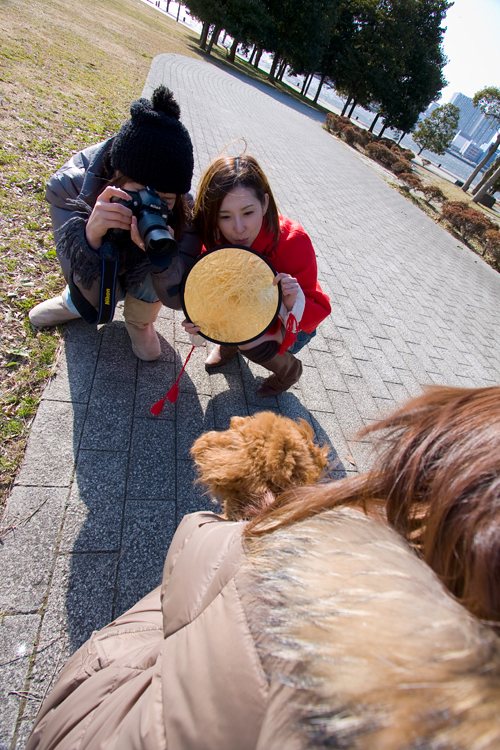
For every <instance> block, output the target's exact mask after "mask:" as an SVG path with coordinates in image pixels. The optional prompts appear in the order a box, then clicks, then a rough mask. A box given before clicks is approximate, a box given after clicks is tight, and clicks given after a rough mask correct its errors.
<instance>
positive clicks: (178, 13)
mask: <svg viewBox="0 0 500 750" xmlns="http://www.w3.org/2000/svg"><path fill="white" fill-rule="evenodd" d="M181 8H182V5H181V2H180V0H179V3H178V5H177V18H176V19H175V22H176V23H179V16H180V14H181Z"/></svg>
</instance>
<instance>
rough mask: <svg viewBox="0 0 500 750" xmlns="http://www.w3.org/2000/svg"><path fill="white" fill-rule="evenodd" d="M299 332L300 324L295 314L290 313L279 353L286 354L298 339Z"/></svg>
mask: <svg viewBox="0 0 500 750" xmlns="http://www.w3.org/2000/svg"><path fill="white" fill-rule="evenodd" d="M298 332H299V324H298V323H297V319H296V317H295V315H292V313H289V315H288V320H287V321H286V329H285V338H284V339H283V341H282V342H281V346H280V348H279V352H278V354H284V353H285V352H286V350H287V349H289V348H290V347H291V346H292V345H293V344H295V342H296V341H297V333H298Z"/></svg>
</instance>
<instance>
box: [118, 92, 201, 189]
mask: <svg viewBox="0 0 500 750" xmlns="http://www.w3.org/2000/svg"><path fill="white" fill-rule="evenodd" d="M130 114H131V115H132V117H131V118H130V120H127V122H125V123H124V124H123V125H122V127H121V128H120V130H119V131H118V134H117V135H116V136H115V139H114V141H113V146H112V148H111V165H112V167H113V168H114V169H118V170H119V171H120V172H121V173H122V174H123V175H126V176H127V177H130V179H132V180H134V182H139V183H141V184H142V185H147V186H149V187H152V188H154V189H155V190H159V191H160V192H162V193H177V194H178V195H179V194H183V193H188V192H189V190H190V188H191V178H192V176H193V166H194V160H193V145H192V143H191V138H190V137H189V133H188V131H187V129H186V128H185V127H184V125H183V124H182V123H181V122H180V119H179V118H180V115H181V110H180V107H179V105H178V104H177V102H176V101H175V99H174V95H173V93H172V92H171V91H170V90H169V89H167V88H166V86H158V88H157V89H155V91H154V92H153V96H152V97H151V101H149V100H148V99H138V100H137V101H135V102H132V104H131V105H130Z"/></svg>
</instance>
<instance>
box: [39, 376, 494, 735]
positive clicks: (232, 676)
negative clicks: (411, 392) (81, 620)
mask: <svg viewBox="0 0 500 750" xmlns="http://www.w3.org/2000/svg"><path fill="white" fill-rule="evenodd" d="M499 412H500V388H498V387H496V388H487V389H477V390H470V391H469V390H463V389H447V388H436V389H434V390H431V391H429V392H428V393H426V394H424V395H423V396H422V397H420V398H418V399H416V400H414V401H412V402H410V403H409V404H407V405H406V406H405V407H403V408H402V409H400V410H399V411H398V412H396V414H395V415H393V416H391V417H388V418H387V419H385V420H382V421H381V422H379V423H377V424H375V425H373V426H371V427H370V428H369V430H370V431H371V432H375V431H377V430H382V431H383V433H382V437H381V438H380V441H379V442H382V443H383V444H384V445H385V446H386V449H385V450H383V451H382V456H381V459H380V462H379V463H378V464H377V467H376V469H374V470H373V471H371V472H369V473H368V474H367V475H366V476H364V477H362V476H361V477H352V478H347V479H344V480H340V481H336V482H332V483H329V484H314V485H311V486H304V485H305V484H306V481H304V479H299V481H295V485H294V486H291V485H290V481H289V479H290V478H291V477H293V476H296V477H301V476H302V477H303V478H304V477H306V476H308V477H309V479H308V480H307V481H311V480H312V481H315V479H317V478H318V477H319V474H320V472H319V473H318V472H316V474H315V475H314V474H309V473H307V472H306V473H304V472H303V471H302V470H301V471H302V473H301V471H299V472H298V473H296V474H294V471H295V470H296V469H301V467H302V468H304V467H306V466H309V465H311V459H312V464H315V463H316V464H317V468H321V463H322V461H321V456H322V453H323V451H322V449H321V448H318V447H316V448H314V446H312V445H311V444H310V443H309V440H310V433H309V432H308V431H307V430H305V431H302V429H301V430H299V432H295V434H296V438H295V440H293V441H291V442H290V441H289V440H287V439H285V440H281V441H280V440H279V439H278V437H279V436H283V437H286V435H287V434H288V430H287V429H284V425H280V424H279V422H277V423H276V430H274V429H271V430H270V429H266V425H268V422H267V420H268V419H271V417H269V416H265V417H261V416H260V415H255V416H254V417H248V418H245V419H241V420H238V419H237V420H236V421H235V422H234V423H233V424H232V425H231V427H230V429H229V430H227V431H226V432H223V433H215V434H214V433H208V434H207V440H203V439H202V438H203V436H202V438H200V439H199V440H198V441H197V442H196V443H195V446H194V447H193V456H194V458H195V462H196V464H197V466H198V467H199V471H200V480H201V481H202V482H203V483H204V484H205V485H207V486H208V487H209V488H210V490H211V491H213V492H214V493H215V494H216V495H217V496H219V497H220V498H221V499H223V500H226V502H227V495H226V490H227V489H228V488H229V490H230V493H233V494H234V495H235V497H237V493H236V486H235V477H236V475H237V474H238V466H239V467H240V477H241V482H240V489H241V493H240V494H241V499H242V502H241V504H238V503H232V501H231V505H230V508H231V514H232V515H231V520H228V519H226V518H224V517H223V516H220V515H216V514H214V513H207V512H200V513H194V514H191V515H189V516H186V517H185V518H184V519H183V521H182V523H181V524H180V526H179V528H178V530H177V532H176V534H175V536H174V539H173V541H172V544H171V546H170V549H169V552H168V555H167V559H166V562H165V567H164V575H163V583H162V585H161V587H158V588H157V589H155V591H153V592H151V593H150V594H149V595H148V596H146V597H145V598H144V599H142V600H141V601H140V602H139V603H138V604H136V605H135V607H133V608H132V609H131V610H129V611H128V612H127V613H125V614H124V615H122V616H120V617H118V618H117V619H116V620H115V621H114V622H112V623H111V624H110V625H108V626H107V627H105V628H104V629H102V630H101V631H99V632H97V633H94V634H93V636H92V637H91V639H90V640H89V641H88V642H87V643H86V644H84V645H83V646H82V647H81V649H80V650H79V651H78V652H77V653H76V654H75V655H74V656H73V657H72V658H71V660H70V661H69V662H68V664H67V665H66V667H65V668H64V669H63V671H62V673H61V674H60V676H59V679H58V682H57V684H56V685H55V688H54V689H53V691H52V692H51V693H50V695H49V696H48V698H47V700H46V701H45V703H44V704H43V706H42V708H41V710H40V713H39V715H38V717H37V720H36V724H35V728H34V730H33V733H32V736H31V738H30V740H29V742H28V745H27V750H70V748H71V750H77V749H78V748H83V747H85V748H86V749H87V750H97V748H99V749H100V750H111V749H113V750H115V749H116V748H120V750H132V749H134V750H136V749H137V748H144V749H145V750H160V749H161V750H166V748H182V750H215V749H217V750H234V748H238V750H278V749H279V750H282V749H283V748H285V749H286V750H306V748H325V749H326V748H329V747H330V748H331V747H339V748H340V747H342V748H344V749H346V750H374V749H376V748H383V750H409V749H410V748H417V747H419V748H420V747H421V748H424V747H425V748H440V749H441V750H496V749H497V748H498V747H499V746H500V724H499V722H498V705H499V701H500V638H499V637H498V635H497V633H496V632H495V629H494V628H492V627H491V624H494V625H495V624H498V623H499V622H500V618H499V613H498V609H497V608H496V603H495V598H494V597H493V596H490V597H489V598H484V599H483V600H482V601H481V603H480V605H479V604H478V603H477V602H476V601H472V599H471V598H470V596H469V595H468V594H467V592H466V591H464V589H463V587H461V588H459V589H457V591H456V592H454V593H455V595H452V594H451V593H450V591H448V590H447V589H446V588H445V586H443V583H442V582H441V581H440V580H439V578H438V576H437V575H436V573H435V572H434V571H433V570H432V569H431V567H430V566H429V565H427V564H426V562H425V561H424V560H423V559H422V552H423V554H425V548H426V543H427V542H426V540H427V539H429V540H430V539H431V538H432V539H433V540H434V542H433V543H434V544H435V545H441V546H442V550H443V555H442V558H443V559H448V558H450V557H451V556H455V557H456V560H455V561H454V562H453V563H452V565H454V566H455V569H456V570H457V571H460V574H461V576H462V579H463V580H466V579H467V578H468V577H469V573H470V571H472V570H476V569H477V570H478V571H479V567H478V565H477V561H478V560H480V561H481V564H482V563H483V562H484V563H485V566H483V567H482V573H481V574H479V575H478V576H476V577H475V580H476V581H478V587H479V589H480V590H482V589H484V588H485V587H484V585H483V584H482V583H481V575H483V576H484V575H488V580H489V581H491V584H492V585H493V576H495V577H496V585H497V588H498V580H499V576H498V559H497V557H496V554H497V542H496V540H495V541H493V540H494V538H495V537H498V517H499V512H498V506H499V499H500V488H499V475H500V452H499V450H498V449H499V447H500V445H499V442H500V420H499V417H500V413H499ZM288 421H290V420H288ZM261 423H262V424H261ZM259 424H261V426H262V427H263V428H264V429H262V430H259V429H258V425H259ZM275 432H277V433H278V435H276V434H274V433H275ZM292 432H294V429H292V426H291V425H290V434H292ZM300 434H302V439H301V438H300V437H299V435H300ZM210 435H212V438H210V437H209V436H210ZM231 436H232V440H231ZM304 439H305V442H304ZM386 441H388V442H386ZM299 443H300V444H302V443H303V445H302V448H301V450H300V451H298V452H297V445H298V444H299ZM232 444H234V449H233V448H232V447H231V446H232ZM266 446H269V448H270V450H269V451H268V450H266ZM306 446H308V447H307V448H306ZM488 447H489V448H490V450H489V451H488ZM212 448H213V451H212ZM228 451H229V453H228ZM280 451H281V453H280ZM230 453H231V455H230ZM488 453H489V455H488ZM268 454H269V455H271V456H272V457H273V459H272V470H271V471H270V472H269V473H268V478H269V480H270V481H269V482H260V481H259V480H258V479H257V481H256V482H254V483H253V484H252V483H251V482H250V483H249V482H248V481H247V475H248V473H249V467H252V466H253V463H254V461H253V458H254V456H255V457H256V458H255V462H256V463H258V466H257V467H256V468H255V476H256V478H258V477H259V472H263V474H265V456H266V455H268ZM308 454H309V458H307V456H308ZM217 460H220V461H222V462H223V463H224V467H225V466H226V464H228V463H232V466H231V472H226V475H227V476H226V478H224V477H218V476H217V473H216V471H215V469H214V466H215V463H216V461H217ZM286 465H288V469H289V470H288V479H286V480H285V482H284V483H283V482H282V480H280V482H278V484H277V485H276V484H275V485H274V486H273V484H272V481H271V478H272V477H276V472H277V471H279V467H280V466H283V467H285V466H286ZM250 470H253V469H250ZM229 474H231V475H232V476H229ZM228 480H230V481H229V484H228ZM273 481H274V480H273ZM245 497H248V503H247V504H245V502H244V499H245ZM386 506H387V507H388V509H389V511H388V512H389V518H390V520H391V522H392V523H394V524H395V525H397V526H398V527H400V529H401V530H402V531H403V532H404V534H405V535H406V536H407V537H408V538H409V541H410V543H413V544H414V546H415V549H412V547H411V546H410V544H408V543H407V541H405V539H403V537H402V536H401V534H399V533H397V532H396V531H395V530H394V529H393V528H391V526H390V525H389V524H388V523H387V522H386V519H385V508H386ZM460 516H462V517H463V524H460V523H459V524H458V526H456V525H455V523H454V521H455V519H458V518H459V517H460ZM238 518H240V519H250V520H249V521H247V520H238ZM466 527H468V528H466ZM437 528H439V530H440V533H439V534H438V535H437V536H436V533H435V530H436V529H437ZM456 528H462V533H458V534H457V532H456ZM429 534H431V536H428V535H429ZM465 538H467V539H468V540H471V544H466V543H464V541H465ZM416 549H418V550H421V551H422V552H418V553H417V552H416ZM436 559H437V558H436V557H433V558H432V559H431V562H432V560H436ZM487 565H489V566H490V568H491V569H492V571H493V573H492V575H491V576H490V575H489V573H488V572H487V571H486V570H485V567H486V566H487ZM450 571H451V568H448V571H447V572H445V573H443V571H442V570H438V571H437V573H438V575H439V576H440V577H441V578H442V580H443V582H445V583H447V581H448V582H449V583H452V584H454V583H455V581H456V579H457V577H458V576H457V575H456V574H455V575H453V576H452V578H450V579H449V580H448V573H449V572H450ZM458 600H462V602H463V604H465V605H466V606H470V607H471V609H472V611H473V612H474V614H472V613H471V612H469V611H467V609H466V608H465V606H463V605H462V604H461V603H460V601H458ZM488 602H489V603H488ZM475 614H478V615H479V616H481V617H486V618H487V619H488V620H491V621H492V622H489V623H482V622H481V621H480V620H479V619H478V617H476V616H475Z"/></svg>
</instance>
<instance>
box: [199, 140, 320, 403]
mask: <svg viewBox="0 0 500 750" xmlns="http://www.w3.org/2000/svg"><path fill="white" fill-rule="evenodd" d="M194 224H195V228H196V230H197V232H198V234H199V236H200V237H201V238H202V240H203V244H204V248H205V250H210V249H212V248H214V247H216V246H218V245H227V244H233V245H243V246H245V247H249V248H252V249H253V250H255V251H256V252H258V253H259V254H261V255H263V256H264V257H265V258H267V259H268V260H269V261H270V262H271V263H272V265H273V267H274V269H275V270H276V271H277V276H276V277H275V284H277V283H278V282H280V283H281V289H282V294H283V298H282V299H283V308H284V309H283V310H282V312H281V315H280V318H281V319H280V318H278V319H277V321H276V323H275V324H273V326H271V328H270V329H269V330H268V331H266V333H265V334H264V335H263V336H261V337H260V338H258V339H257V340H255V341H252V342H251V343H249V344H243V345H240V346H239V347H238V346H228V345H219V344H217V345H216V346H215V347H214V348H213V349H212V351H211V352H210V354H209V356H208V358H207V360H206V362H205V366H206V368H207V369H213V368H215V367H222V366H223V365H225V364H226V363H227V362H228V361H229V360H230V359H231V358H232V357H234V356H235V355H236V354H237V353H238V350H240V351H241V353H242V354H244V356H245V357H247V358H248V359H249V360H251V361H252V362H256V363H258V364H260V365H262V366H263V367H264V368H266V369H267V370H270V371H271V373H272V375H271V376H270V377H268V378H267V380H265V381H264V383H262V385H261V386H260V387H259V388H258V390H257V395H258V396H261V397H263V398H265V397H267V396H277V395H279V394H280V393H283V391H286V390H288V388H290V387H291V386H292V385H294V383H296V382H297V381H298V380H299V378H300V376H301V374H302V364H301V362H300V360H298V359H296V357H295V356H294V353H296V352H297V351H299V349H300V348H302V346H304V345H305V344H306V343H307V342H308V341H309V340H310V339H311V338H312V336H313V335H314V333H315V331H316V328H317V327H318V325H319V324H320V323H321V321H322V320H324V319H325V318H326V317H327V315H329V314H330V312H331V307H330V301H329V299H328V296H327V295H326V294H325V293H324V292H323V290H322V289H321V287H320V285H319V283H318V277H317V264H316V255H315V252H314V248H313V246H312V243H311V240H310V238H309V236H308V235H307V234H306V232H305V230H304V228H303V227H302V226H301V225H300V224H298V223H297V222H296V221H292V220H291V219H288V218H286V217H285V216H282V215H281V214H279V213H278V209H277V206H276V202H275V200H274V196H273V193H272V190H271V188H270V186H269V182H268V180H267V177H266V175H265V174H264V172H263V171H262V169H261V167H260V166H259V164H258V162H257V161H256V160H255V159H254V158H253V157H252V156H248V155H246V154H243V155H242V156H236V157H233V156H223V157H219V158H217V159H216V160H215V161H214V162H212V164H210V166H209V167H208V169H207V170H206V171H205V173H204V175H203V176H202V178H201V181H200V186H199V189H198V194H197V198H196V201H195V206H194ZM291 315H293V318H292V317H291ZM292 320H293V321H294V325H295V322H296V323H297V328H296V330H294V331H292V332H291V335H290V336H289V339H287V342H288V340H289V343H285V347H286V349H285V351H281V353H280V349H282V348H283V347H282V346H281V345H282V344H283V340H284V334H283V328H286V327H287V323H292ZM185 328H186V330H187V331H188V332H189V333H196V332H197V331H198V330H199V329H198V328H197V327H196V326H194V325H192V324H190V323H188V322H187V321H185ZM288 329H291V326H290V325H289V326H288ZM294 339H296V340H295V341H294Z"/></svg>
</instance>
